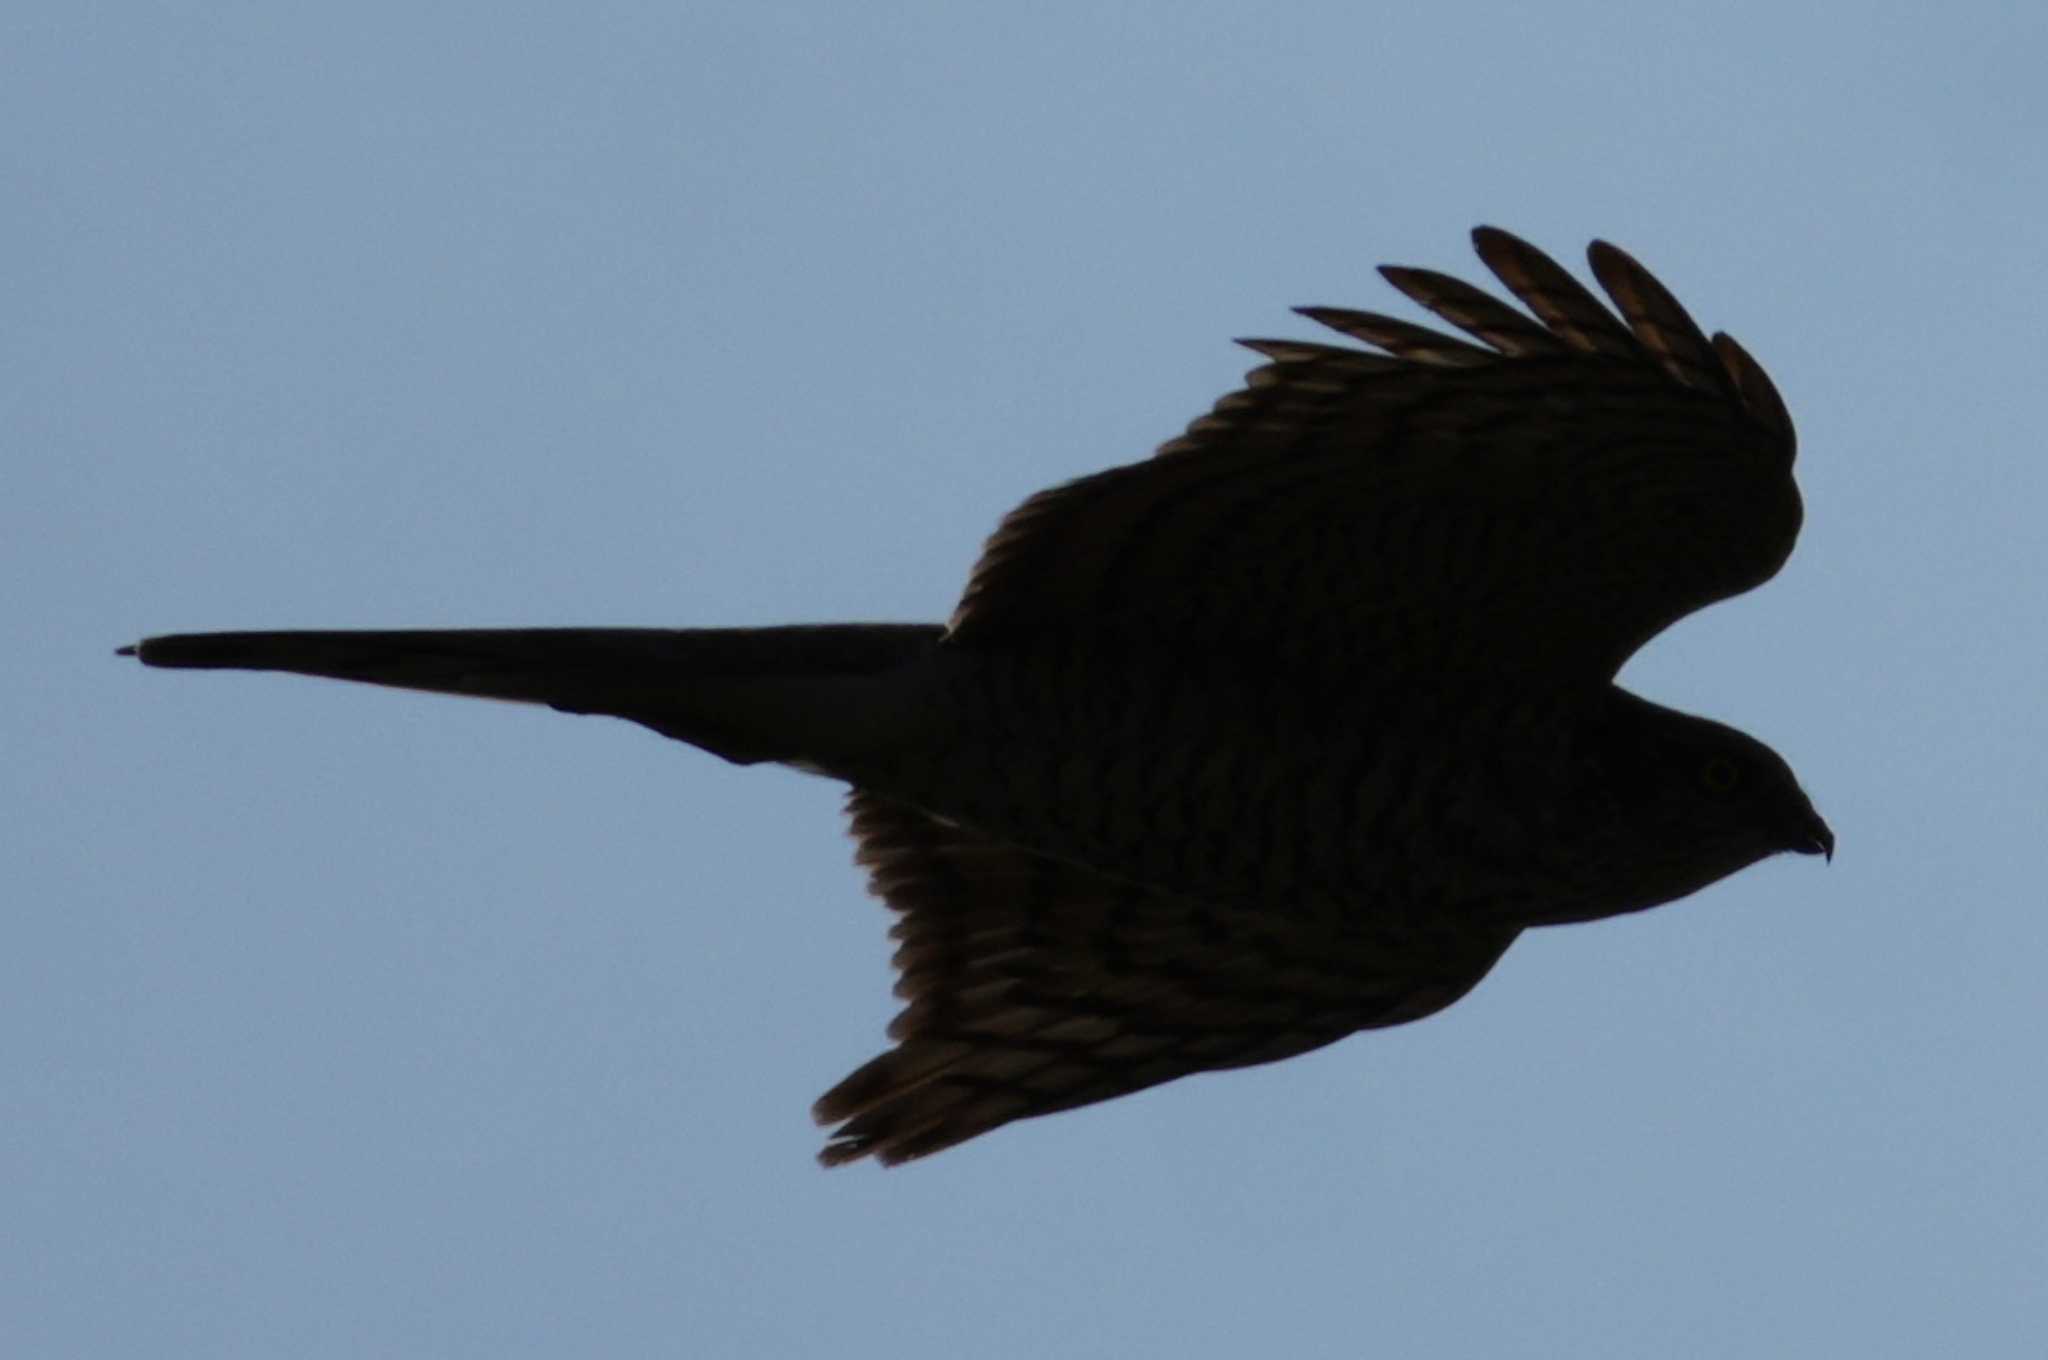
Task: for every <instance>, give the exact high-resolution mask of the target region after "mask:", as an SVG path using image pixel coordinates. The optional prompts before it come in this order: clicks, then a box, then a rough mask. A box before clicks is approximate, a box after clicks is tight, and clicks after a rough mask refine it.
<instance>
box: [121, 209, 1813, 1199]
mask: <svg viewBox="0 0 2048 1360" xmlns="http://www.w3.org/2000/svg"><path fill="white" fill-rule="evenodd" d="M1475 239H1476V240H1477V242H1478V244H1479V246H1480V251H1481V254H1482V256H1484V257H1485V258H1486V259H1487V262H1488V263H1489V264H1490V265H1492V266H1493V268H1494V269H1495V271H1496V272H1497V273H1498V274H1500V276H1501V277H1502V278H1503V280H1504V281H1506V282H1507V283H1508V284H1509V286H1510V287H1511V288H1513V289H1514V290H1515V291H1516V293H1517V294H1518V295H1519V296H1520V297H1521V298H1522V299H1523V301H1524V302H1525V303H1527V304H1528V305H1529V307H1530V308H1531V310H1532V311H1533V312H1534V313H1535V314H1536V317H1537V320H1533V321H1532V320H1531V319H1529V318H1528V317H1526V316H1523V315H1522V314H1521V313H1519V312H1515V311H1513V310H1511V309H1509V308H1506V307H1504V306H1502V305H1501V304H1500V303H1498V302H1495V301H1493V300H1492V299H1490V298H1487V297H1486V296H1485V295H1484V294H1481V293H1478V292H1477V291H1476V290H1473V289H1470V288H1469V287H1467V286H1466V285H1463V284H1459V283H1457V282H1456V281H1455V280H1448V279H1446V278H1444V276H1441V275H1434V274H1427V273H1423V272H1421V271H1412V270H1390V271H1387V272H1388V277H1389V278H1390V279H1391V280H1393V281H1394V282H1395V283H1396V284H1397V286H1400V287H1401V288H1402V289H1403V290H1404V291H1406V292H1408V293H1409V294H1410V295H1411V296H1413V297H1415V298H1416V299H1417V300H1419V301H1421V302H1423V303H1424V304H1425V305H1427V306H1430V307H1431V308H1433V309H1434V310H1435V311H1437V312H1438V313H1439V314H1440V315H1442V316H1443V317H1445V318H1446V319H1448V320H1451V321H1452V322H1454V323H1455V324H1457V325H1459V326H1461V327H1463V328H1465V329H1467V330H1468V331H1470V332H1471V333H1473V334H1474V335H1476V336H1478V337H1479V338H1480V339H1481V340H1483V341H1485V342H1486V346H1487V347H1485V348H1482V347H1480V346H1476V345H1471V344H1467V343H1466V342H1463V341H1459V340H1454V339H1451V338H1449V337H1447V336H1442V335H1438V334H1436V333H1434V332H1430V331H1426V330H1423V329H1422V328H1420V327H1416V326H1413V325H1411V324H1409V323H1406V322H1399V321H1394V320H1392V319H1390V318H1385V317H1379V316H1375V315H1373V314H1369V313H1359V312H1340V311H1333V310H1330V309H1310V310H1309V313H1308V314H1309V315H1311V316H1313V317H1315V319H1317V320H1320V321H1323V322H1325V323H1327V324H1329V325H1332V326H1334V327H1336V328H1337V329H1339V330H1342V331H1344V332H1346V333H1347V334H1350V335H1352V336H1354V337H1356V338H1359V339H1363V340H1366V341H1367V342H1369V343H1372V344H1375V345H1378V346H1380V347H1381V349H1382V350H1384V351H1385V353H1382V354H1372V353H1368V352H1365V351H1360V350H1353V349H1341V348H1333V347H1327V346H1319V345H1308V344H1301V343H1297V342H1252V343H1253V347H1254V348H1256V349H1259V350H1260V351H1261V352H1262V353H1264V354H1266V355H1267V356H1268V357H1269V358H1270V359H1271V360H1272V362H1271V363H1270V364H1269V365H1267V366H1266V367H1264V368H1262V369H1260V370H1258V371H1257V372H1255V373H1254V374H1253V375H1252V380H1251V383H1250V385H1249V386H1248V387H1247V388H1246V389H1244V390H1243V391H1241V392H1239V393H1235V394H1232V395H1231V396H1229V397H1226V398H1224V400H1223V401H1222V402H1219V403H1218V406H1217V409H1216V411H1215V412H1214V413H1212V414H1211V415H1210V416H1207V417H1204V418H1203V419H1202V420H1199V421H1197V422H1196V423H1195V424H1194V425H1193V426H1192V427H1191V428H1190V430H1189V432H1188V434H1187V435H1185V436H1183V437H1182V438H1180V439H1177V440H1175V441H1173V442H1171V443H1169V444H1168V445H1166V446H1165V447H1164V448H1162V450H1161V451H1160V453H1159V455H1158V456H1156V457H1154V458H1153V459H1150V460H1147V461H1145V462H1141V463H1137V464H1132V465H1130V466H1128V467H1123V468H1116V469H1112V470H1110V471H1108V472H1105V473H1101V474H1097V475H1096V476H1094V477H1089V478H1084V479H1082V480H1081V481H1078V482H1074V483H1070V484H1068V485H1066V486H1063V487H1058V488H1054V489H1053V490H1050V491H1047V492H1044V493H1041V494H1040V495H1039V496H1036V497H1033V498H1032V499H1031V500H1030V501H1027V502H1026V503H1025V504H1024V505H1023V506H1021V507H1019V509H1018V510H1017V511H1015V512H1013V514H1012V515H1011V516H1010V517H1009V518H1008V519H1006V520H1005V521H1004V523H1003V525H1002V527H1001V528H1000V529H999V530H998V531H997V533H996V535H995V536H994V537H993V538H992V539H991V540H990V544H989V547H988V550H987V552H986V553H985V555H984V557H983V559H982V562H981V564H980V565H979V566H978V567H977V568H976V570H975V572H974V574H973V577H972V578H971V580H970V582H969V585H968V588H967V591H966V593H965V595H964V597H963V599H962V602H961V605H960V608H959V609H958V610H957V611H956V613H955V615H954V617H953V619H952V620H951V621H950V622H949V623H948V624H947V625H945V626H943V627H941V626H939V625H901V624H842V625H817V626H806V627H795V628H768V629H732V630H681V631H665V630H547V629H541V630H505V631H490V632H411V633H253V634H198V635H182V636H173V637H167V638H154V639H150V640H149V641H147V642H145V643H142V644H140V645H139V649H138V650H139V654H140V656H141V658H142V659H143V660H144V661H145V662H148V663H150V664H153V665H167V666H185V667H221V666H228V667H244V668H253V669H277V670H289V671H297V672H301V673H309V674H320V675H331V676H337V677H340V678H345V679H355V680H367V681H371V682H373V683H380V684H390V685H399V686H405V687H411V688H418V689H428V690H437V691H444V692H451V693H461V694H475V695H485V696H490V697H499V698H511V699H520V700H526V701H531V702H540V703H547V704H551V705H553V706H554V707H557V708H561V709H564V710H566V711H571V712H588V713H607V714H613V715H616V716H621V717H626V718H630V719H632V720H634V721H637V722H640V723H643V724H645V725H647V726H649V727H651V728H654V729H655V730H657V731H659V732H662V733H664V734H665V735H669V736H672V737H676V738H679V739H681V740H684V741H688V742H691V743H693V744H695V745H698V746H702V747H704V748H705V749H707V750H711V751H713V752H715V753H717V754H719V755H722V756H724V757H726V758H727V759H730V760H733V761H736V762H740V763H755V762H762V761H769V762H778V763H782V764H787V765H791V766H796V767H798V768H802V769H806V770H810V771H812V772H815V773H819V774H824V775H828V776H831V777H834V778H838V779H843V780H845V781H847V782H848V783H849V784H850V785H851V786H852V787H853V790H854V792H853V796H852V800H851V811H852V814H853V829H854V834H855V836H856V839H857V840H858V841H859V843H860V858H861V860H862V862H863V863H865V864H866V865H867V866H868V868H869V871H870V874H871V877H872V880H873V885H874V888H875V890H876V892H877V893H878V894H879V895H881V896H882V897H883V898H884V899H885V900H886V901H887V902H888V903H889V905H890V906H891V907H892V908H894V909H895V910H896V911H897V912H898V913H899V914H900V915H899V920H898V924H897V927H896V931H895V935H896V937H897V939H898V941H899V950H898V954H897V965H898V969H899V973H900V981H899V984H898V988H897V990H898V993H899V994H900V995H902V996H903V997H905V998H906V1000H908V1002H909V1003H910V1004H909V1006H908V1008H907V1009H906V1010H905V1011H904V1013H903V1014H902V1015H901V1016H900V1017H899V1018H898V1020H897V1021H896V1023H895V1024H894V1025H893V1026H892V1027H891V1035H892V1037H893V1038H895V1039H896V1040H897V1046H896V1047H895V1048H894V1049H892V1050H890V1051H889V1052H887V1053H884V1054H883V1055H882V1056H880V1057H878V1058H877V1059H875V1060H874V1061H873V1062H871V1063H869V1064H867V1065H866V1066H864V1067H862V1068H861V1069H860V1070H858V1071H856V1072H855V1073H853V1074H852V1075H851V1076H849V1077H848V1078H847V1080H846V1081H844V1082H842V1083H841V1084H840V1085H839V1086H838V1087H835V1088H834V1089H833V1090H832V1091H831V1092H828V1093H827V1094H826V1096H825V1097H824V1098H822V1099H821V1100H820V1102H819V1104H818V1111H817V1112H818V1115H819V1117H820V1119H821V1120H824V1121H827V1122H832V1123H837V1124H839V1125H840V1127H839V1129H838V1130H837V1132H836V1133H835V1135H834V1138H835V1141H834V1142H833V1143H832V1144H831V1145H830V1146H829V1147H828V1148H827V1150H826V1153H825V1157H826V1160H828V1161H843V1160H848V1159H851V1158H853V1157H858V1156H863V1155H876V1156H878V1157H880V1158H881V1159H883V1160H885V1161H899V1160H903V1159H905V1158H909V1157H914V1156H918V1155H922V1154H924V1153H927V1152H931V1151H935V1150H938V1149H939V1148H943V1147H946V1146H950V1145H952V1144H954V1143H957V1142H960V1141H962V1140H964V1139H966V1138H969V1137H973V1136H974V1135H976V1134H978V1133H981V1132H984V1131H986V1130H987V1129H990V1128H993V1127H995V1126H997V1125H999V1124H1002V1123H1005V1122H1008V1121H1010V1120H1012V1119H1016V1118H1020V1117H1024V1116H1027V1115H1033V1114H1042V1113H1046V1112H1049V1111H1051V1110H1056V1109H1064V1108H1068V1107H1071V1106H1074V1105H1078V1104H1085V1103H1088V1102H1091V1101H1095V1100H1101V1099H1105V1098H1108V1097H1110V1096H1114V1095H1117V1094H1121V1093H1123V1092H1126V1091H1131V1090H1136V1089H1140V1088H1142V1087H1144V1086H1149V1085H1153V1084H1156V1083H1158V1082H1160V1081H1165V1080H1169V1079H1172V1078H1173V1077H1177V1076H1180V1075H1184V1074H1186V1073H1189V1072H1194V1071H1200V1070H1205V1069H1211V1068H1220V1067H1231V1066H1241V1065H1244V1064H1246V1063H1253V1062H1263V1061H1270V1060H1273V1059H1275V1058H1281V1057H1286V1056H1289V1055H1290V1054H1294V1053H1299V1052H1302V1051H1305V1050H1306V1049H1309V1048H1314V1047H1317V1046H1319V1045H1321V1044H1324V1043H1328V1042H1330V1041H1332V1040H1334V1039H1337V1038H1341V1037H1342V1036H1343V1035H1345V1034H1348V1033H1351V1032H1353V1031H1356V1030H1359V1029H1367V1028H1373V1027H1377V1026H1383V1025H1388V1024H1395V1023H1400V1022H1402V1021H1406V1020H1411V1019H1415V1018H1418V1017H1420V1016H1422V1015H1427V1014H1429V1013H1431V1012H1433V1011H1435V1010H1438V1009H1441V1008H1442V1007H1443V1006H1445V1005H1448V1004H1450V1003H1451V1002H1452V1001H1455V1000H1456V999H1457V998H1458V997H1459V996H1462V995H1463V994H1464V993H1465V992H1466V991H1468V990H1469V989H1470V988H1471V987H1472V986H1473V985H1475V984H1476V983H1477V982H1478V981H1479V980H1480V978H1482V977H1483V976H1484V975H1485V973H1486V972H1487V971H1488V970H1489V969H1490V968H1491V967H1492V966H1493V964H1494V962H1495V961H1496V960H1497V959H1498V958H1499V957H1500V955H1501V953H1502V952H1503V951H1504V950H1505V949H1506V948H1507V947H1508V946H1509V944H1511V943H1512V942H1513V940H1514V938H1515V937H1516V935H1517V934H1518V933H1519V932H1520V931H1522V930H1523V929H1526V928H1529V927H1532V926H1537V925H1545V924H1554V923H1558V922H1563V921H1576V920H1589V919H1594V918H1597V917H1601V916H1608V915H1614V914H1617V913H1620V912H1627V911H1635V910H1641V909H1643V908H1645V907H1650V906H1654V905H1657V904H1658V903H1661V902H1665V901H1669V900H1672V899H1673V898H1676V897H1679V896H1683V895H1684V894H1686V893H1689V892H1691V891H1694V890H1695V889H1697V888H1699V887H1702V886H1704V885H1705V884H1707V883H1710V882H1713V881H1715V880H1716V879H1719V878H1721V877H1723V876H1725V875H1727V874H1729V873H1733V872H1735V871H1736V870H1738V869H1740V868H1742V867H1744V866H1745V865H1747V864H1749V863H1752V862H1754V861H1755V860H1757V859H1760V858H1763V857H1764V856H1766V855H1768V854H1771V853H1774V852H1776V851H1780V850H1804V851H1820V850H1823V849H1826V850H1831V849H1832V845H1833V839H1832V835H1831V834H1830V833H1829V832H1828V831H1827V828H1826V827H1825V825H1824V824H1823V823H1821V821H1820V820H1819V818H1818V817H1817V816H1816V815H1815V814H1814V812H1813V810H1812V807H1811V805H1810V804H1808V802H1807V801H1806V799H1805V796H1804V795H1803V794H1802V793H1800V791H1799V789H1798V785H1797V782H1796V781H1795V780H1794V779H1793V778H1792V775H1791V772H1790V771H1789V769H1787V768H1786V767H1785V765H1784V762H1783V761H1782V760H1780V759H1779V758H1778V757H1777V756H1776V755H1775V754H1774V753H1772V752H1771V751H1769V749H1768V748H1766V747H1764V746H1763V745H1762V744H1761V743H1758V742H1756V741H1754V740H1753V739H1751V738H1749V737H1746V736H1743V735H1742V734H1741V733H1738V732H1735V731H1733V730H1732V729H1729V728H1726V727H1723V726H1721V725H1720V724H1716V723H1712V722H1709V721H1707V720H1705V719H1700V718H1694V717H1689V716H1687V715H1683V714H1678V713H1674V712H1672V711H1670V710H1667V709H1663V708H1660V707H1658V706H1657V705H1654V704H1651V703H1648V702H1647V701H1645V700H1642V699H1640V698H1637V697H1635V696H1633V695H1630V694H1628V693H1626V692H1625V691H1622V690H1620V689H1618V688H1617V687H1616V686H1615V685H1614V684H1613V683H1612V677H1613V673H1614V671H1615V670H1616V669H1617V668H1618V667H1619V666H1620V664H1621V662H1622V661H1624V660H1625V659H1626V658H1627V656H1628V655H1629V654H1630V653H1631V652H1633V651H1634V650H1635V649H1636V647H1638V646H1640V645H1641V643H1642V642H1643V641H1644V640H1646V639H1647V638H1648V637H1650V636H1652V635H1653V634H1654V633H1656V632H1657V631H1659V630H1660V629H1661V628H1662V627H1663V626H1665V625H1666V624H1668V623H1669V622H1671V621H1672V620H1673V619H1675V618H1677V617H1680V616H1682V615H1683V614H1684V613H1687V612H1689V611H1690V610H1691V609H1694V608H1697V607H1699V606H1700V605H1702V604H1705V603H1708V602H1710V601H1712V600H1714V599H1718V598H1722V597H1724V596H1726V595H1729V594H1733V593H1736V592H1737V591H1740V590H1743V589H1747V588H1748V587H1750V586H1752V585H1754V584H1756V583H1757V582H1759V581H1761V580H1763V579H1766V578H1767V577H1768V576H1770V575H1771V574H1772V573H1773V572H1775V571H1776V570H1777V568H1778V566H1779V565H1780V564H1781V563H1782V562H1783V561H1784V558H1785V556H1786V555H1787V554H1788V553H1789V552H1790V550H1791V546H1792V541H1793V539H1794V537H1795V536H1796V533H1797V530H1798V524H1799V519H1800V505H1799V498H1798V494H1797V492H1796V490H1795V489H1794V488H1793V485H1792V480H1791V463H1792V448H1793V445H1792V431H1791V424H1790V421H1789V419H1788V418H1787V417H1786V416H1785V413H1784V408H1783V406H1782V404H1781V403H1780V402H1779V400H1778V398H1777V394H1776V392H1775V391H1774V390H1772V389H1771V387H1770V384H1769V381H1768V379H1766V378H1764V377H1763V374H1762V370H1761V369H1759V368H1757V367H1756V365H1755V363H1754V362H1753V361H1751V360H1750V359H1749V357H1748V356H1747V354H1745V353H1744V352H1743V351H1742V350H1741V349H1740V348H1739V347H1738V346H1736V345H1735V344H1734V343H1733V342H1732V341H1729V340H1727V339H1726V337H1716V339H1715V340H1714V341H1712V342H1709V341H1707V340H1706V339H1705V338H1704V337H1702V336H1700V335H1699V333H1698V332H1697V330H1696V329H1694V328H1693V327H1692V325H1691V322H1690V320H1689V319H1688V318H1686V317H1685V315H1684V313H1683V312H1682V311H1680V310H1678V308H1677V305H1676V303H1674V302H1671V300H1670V299H1669V297H1668V295H1667V294H1665V293H1664V292H1663V290H1662V289H1661V287H1660V286H1658V285H1657V284H1656V283H1655V281H1654V280H1653V279H1651V278H1650V277H1649V275H1648V274H1647V273H1645V272H1643V271H1642V270H1641V268H1640V266H1638V265H1636V264H1634V262H1633V261H1631V260H1628V258H1627V257H1626V256H1623V255H1621V254H1620V252H1618V251H1614V250H1613V249H1612V248H1611V247H1604V246H1598V245H1596V246H1595V248H1594V252H1593V260H1594V267H1595V272H1596V273H1597V274H1599V275H1600V276H1601V279H1602V282H1603V283H1604V284H1605V285H1606V286H1607V289H1608V291H1609V293H1610V295H1611V296H1613V297H1614V298H1615V300H1616V302H1617V304H1618V305H1619V306H1620V308H1621V310H1622V313H1623V317H1624V319H1625V321H1626V323H1627V324H1626V325H1624V324H1623V322H1622V321H1617V320H1616V319H1615V318H1614V316H1613V314H1612V313H1610V312H1608V311H1607V310H1606V309H1605V308H1604V307H1602V306H1600V304H1599V303H1598V302H1597V301H1595V300H1594V299H1593V298H1592V296H1591V294H1589V293H1587V292H1586V291H1585V290H1584V289H1582V288H1580V287H1579V286H1578V285H1577V284H1576V283H1574V282H1572V281H1571V279H1570V278H1569V276H1568V275H1566V274H1565V273H1564V271H1562V270H1561V269H1559V268H1558V267H1557V266H1556V265H1554V264H1552V263H1551V262H1550V261H1549V260H1548V259H1547V258H1546V257H1544V256H1542V255H1540V254H1539V253H1537V252H1535V251H1534V250H1533V248H1531V247H1529V246H1527V245H1525V244H1523V243H1521V242H1519V241H1517V240H1515V239H1514V238H1512V237H1509V236H1506V235H1505V233H1499V232H1494V231H1490V230H1487V229H1482V231H1481V232H1479V233H1477V234H1476V236H1475ZM1539 322H1540V323H1541V324H1539Z"/></svg>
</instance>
